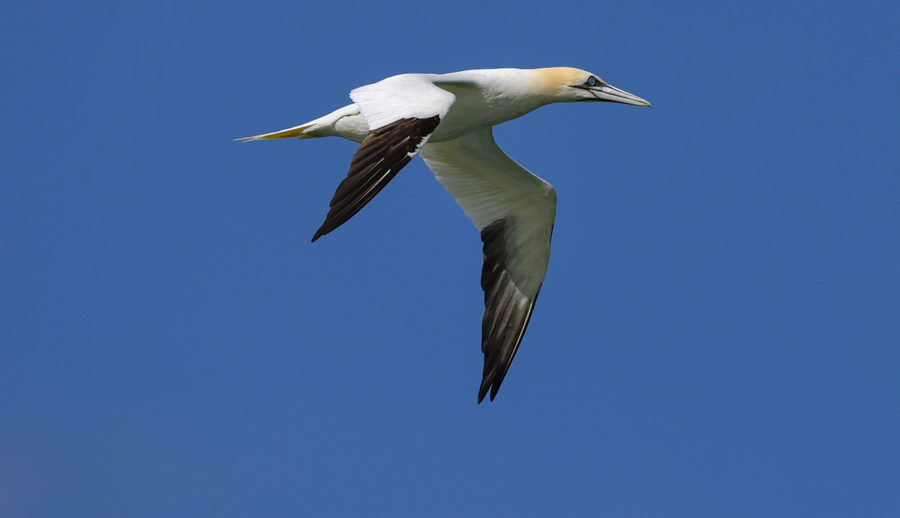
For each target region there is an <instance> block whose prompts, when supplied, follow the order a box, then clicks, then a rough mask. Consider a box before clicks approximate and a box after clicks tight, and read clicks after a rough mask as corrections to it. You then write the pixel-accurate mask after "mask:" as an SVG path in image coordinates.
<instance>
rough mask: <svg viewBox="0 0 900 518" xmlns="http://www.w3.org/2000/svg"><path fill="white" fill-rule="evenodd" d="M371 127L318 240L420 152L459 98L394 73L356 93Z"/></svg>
mask: <svg viewBox="0 0 900 518" xmlns="http://www.w3.org/2000/svg"><path fill="white" fill-rule="evenodd" d="M350 97H351V98H352V99H353V101H354V102H356V104H357V106H359V110H360V113H361V114H362V116H363V118H365V119H366V123H367V124H368V126H369V134H368V135H367V136H366V138H365V139H364V140H363V141H362V143H361V144H360V146H359V149H357V150H356V154H354V155H353V159H352V160H351V161H350V170H349V171H348V172H347V177H346V178H345V179H344V180H343V181H342V182H341V183H340V185H338V188H337V190H336V191H335V193H334V196H333V197H332V199H331V203H330V204H329V210H328V215H327V216H325V221H324V222H323V223H322V226H320V227H319V229H318V230H316V233H315V234H314V235H313V238H312V240H313V241H315V240H317V239H319V238H320V237H322V236H323V235H325V234H327V233H329V232H331V231H332V230H334V229H336V228H337V227H339V226H341V225H343V224H344V223H345V222H346V221H347V220H349V219H350V218H352V217H353V216H354V215H355V214H356V213H357V212H359V211H360V210H361V209H362V208H363V207H365V206H366V204H367V203H369V201H371V200H372V198H374V197H375V195H377V194H378V193H379V192H381V190H382V189H384V187H385V186H386V185H387V184H388V182H390V181H391V180H392V179H393V178H394V177H395V176H396V175H397V173H398V172H400V169H402V168H403V166H405V165H406V164H408V163H409V161H410V160H412V158H413V157H414V156H416V154H417V153H418V152H419V150H420V149H421V148H422V146H423V145H424V144H425V142H427V141H428V137H429V136H430V135H431V133H432V132H433V131H434V130H435V128H437V127H438V124H440V122H441V120H442V119H443V118H444V116H445V115H446V114H447V111H449V109H450V106H452V105H453V103H454V101H455V100H456V97H455V96H454V95H453V94H452V93H450V92H448V91H446V90H443V89H441V88H439V87H437V86H435V85H434V83H432V82H431V80H430V79H428V78H426V77H424V76H422V75H417V74H405V75H400V76H393V77H389V78H387V79H384V80H382V81H379V82H377V83H374V84H371V85H366V86H362V87H359V88H357V89H355V90H353V91H352V92H350Z"/></svg>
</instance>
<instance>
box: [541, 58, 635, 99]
mask: <svg viewBox="0 0 900 518" xmlns="http://www.w3.org/2000/svg"><path fill="white" fill-rule="evenodd" d="M534 73H535V77H536V78H537V82H538V85H539V88H540V89H541V90H542V91H543V92H544V93H545V94H546V95H547V96H548V97H550V98H552V99H553V102H580V101H595V102H596V101H606V102H614V103H623V104H632V105H634V106H650V102H648V101H647V100H646V99H642V98H640V97H638V96H636V95H634V94H630V93H628V92H626V91H624V90H620V89H618V88H616V87H614V86H612V85H610V84H609V83H607V82H606V81H604V80H602V79H600V78H599V77H597V76H596V75H594V74H592V73H590V72H587V71H585V70H580V69H577V68H572V67H553V68H538V69H535V70H534Z"/></svg>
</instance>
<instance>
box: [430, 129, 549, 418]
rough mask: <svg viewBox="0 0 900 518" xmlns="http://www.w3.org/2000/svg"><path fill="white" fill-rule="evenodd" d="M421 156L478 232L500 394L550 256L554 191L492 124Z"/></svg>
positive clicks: (484, 336)
mask: <svg viewBox="0 0 900 518" xmlns="http://www.w3.org/2000/svg"><path fill="white" fill-rule="evenodd" d="M422 158H424V159H425V162H426V163H427V164H428V167H430V168H431V170H432V171H434V174H435V176H437V179H438V181H440V182H441V184H443V186H444V187H445V188H446V189H447V190H448V191H450V194H452V195H453V197H454V198H456V202H457V203H459V205H460V206H461V207H462V209H463V211H465V213H466V215H467V216H469V218H470V219H471V220H472V222H474V223H475V226H476V227H478V230H480V231H481V240H482V241H483V242H484V266H483V268H482V272H481V288H482V289H483V290H484V319H483V320H482V326H481V350H482V352H483V353H484V372H483V377H482V380H481V387H480V388H479V390H478V402H479V403H480V402H481V401H482V400H483V399H484V396H485V394H487V392H488V389H489V388H490V392H491V400H493V399H494V396H496V395H497V390H499V389H500V384H501V383H502V382H503V378H504V377H505V376H506V371H507V370H509V366H510V364H511V363H512V361H513V357H514V356H515V354H516V351H517V350H518V348H519V344H520V343H521V342H522V335H523V334H524V333H525V328H526V327H527V326H528V319H529V318H530V317H531V312H532V310H533V309H534V302H535V299H536V298H537V295H538V292H539V291H540V290H541V283H542V282H543V280H544V274H545V273H546V272H547V262H548V261H549V260H550V236H551V234H552V233H553V220H554V218H555V216H556V191H555V190H554V189H553V186H552V185H550V184H549V183H547V182H545V181H544V180H541V179H540V178H538V177H537V176H535V175H533V174H531V173H530V172H528V170H526V169H525V168H523V167H522V166H520V165H519V164H517V163H516V162H514V161H513V160H512V159H511V158H509V157H508V156H506V154H505V153H504V152H503V151H502V150H501V149H500V148H499V147H497V143H496V142H494V136H493V134H492V132H491V128H485V129H482V130H478V131H475V132H472V133H469V134H467V135H464V136H462V137H460V138H457V139H454V140H450V141H447V142H435V143H431V144H428V145H427V146H425V147H424V148H423V149H422Z"/></svg>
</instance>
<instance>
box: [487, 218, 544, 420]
mask: <svg viewBox="0 0 900 518" xmlns="http://www.w3.org/2000/svg"><path fill="white" fill-rule="evenodd" d="M506 230H507V220H506V219H498V220H497V221H494V222H493V223H491V224H490V225H488V226H486V227H484V228H483V229H482V230H481V240H482V241H483V242H484V265H483V266H482V270H481V289H483V290H484V318H483V319H482V321H481V352H483V353H484V371H483V372H482V379H481V387H480V388H479V389H478V402H479V403H481V401H482V400H483V399H484V396H485V395H486V394H487V392H488V389H490V391H491V401H493V400H494V397H495V396H496V395H497V391H498V390H500V384H501V383H503V378H504V377H506V371H508V370H509V366H510V364H512V361H513V358H514V357H515V355H516V351H517V350H518V349H519V344H520V343H521V342H522V336H523V335H524V334H525V328H527V327H528V320H529V319H530V318H531V312H532V310H533V309H534V302H535V299H536V298H537V294H535V296H534V297H532V298H530V299H529V298H528V297H526V296H524V295H522V293H521V292H519V290H518V289H517V288H516V285H515V283H514V282H513V281H512V279H511V278H510V277H509V273H508V272H507V248H506Z"/></svg>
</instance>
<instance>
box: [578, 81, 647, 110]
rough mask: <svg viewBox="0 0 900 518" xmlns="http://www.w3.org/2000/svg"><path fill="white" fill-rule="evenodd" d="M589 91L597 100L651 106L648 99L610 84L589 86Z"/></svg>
mask: <svg viewBox="0 0 900 518" xmlns="http://www.w3.org/2000/svg"><path fill="white" fill-rule="evenodd" d="M590 91H591V93H592V94H594V97H596V98H597V100H598V101H608V102H613V103H622V104H631V105H634V106H647V107H649V106H652V105H651V104H650V101H648V100H646V99H642V98H640V97H638V96H636V95H634V94H630V93H628V92H626V91H625V90H619V89H618V88H616V87H615V86H612V85H603V86H595V87H592V88H590Z"/></svg>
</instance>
